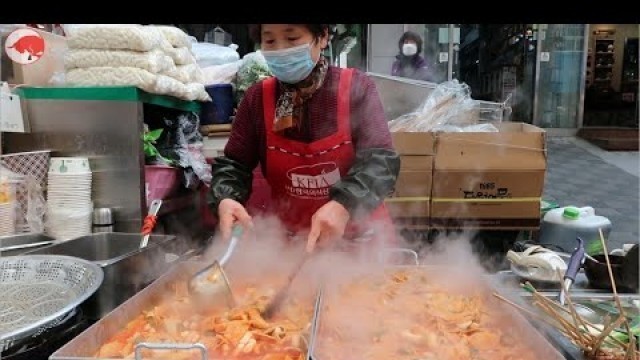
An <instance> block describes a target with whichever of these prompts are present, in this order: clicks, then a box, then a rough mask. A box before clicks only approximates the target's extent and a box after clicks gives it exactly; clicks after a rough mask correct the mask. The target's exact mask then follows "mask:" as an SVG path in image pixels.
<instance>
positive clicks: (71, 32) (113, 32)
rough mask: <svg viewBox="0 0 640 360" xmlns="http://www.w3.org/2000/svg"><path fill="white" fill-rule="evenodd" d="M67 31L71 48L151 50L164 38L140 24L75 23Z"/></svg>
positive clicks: (66, 28)
mask: <svg viewBox="0 0 640 360" xmlns="http://www.w3.org/2000/svg"><path fill="white" fill-rule="evenodd" d="M65 32H66V33H67V44H68V46H69V48H70V49H105V50H135V51H150V50H152V49H154V48H157V47H159V46H160V42H161V40H163V39H164V38H161V37H160V36H159V32H158V31H157V30H156V31H150V28H149V27H146V26H143V25H138V24H73V25H67V26H66V27H65Z"/></svg>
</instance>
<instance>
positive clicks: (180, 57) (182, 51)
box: [163, 47, 196, 65]
mask: <svg viewBox="0 0 640 360" xmlns="http://www.w3.org/2000/svg"><path fill="white" fill-rule="evenodd" d="M163 50H164V51H165V53H166V54H167V55H169V56H171V58H172V59H173V62H174V63H175V64H176V65H189V64H195V63H196V59H195V57H194V56H193V54H192V53H191V50H189V48H187V47H178V48H174V47H170V48H166V47H165V48H163Z"/></svg>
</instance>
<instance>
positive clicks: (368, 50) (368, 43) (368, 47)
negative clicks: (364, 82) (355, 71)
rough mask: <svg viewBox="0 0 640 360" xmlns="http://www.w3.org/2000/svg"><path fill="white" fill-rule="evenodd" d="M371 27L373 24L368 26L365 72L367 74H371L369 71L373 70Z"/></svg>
mask: <svg viewBox="0 0 640 360" xmlns="http://www.w3.org/2000/svg"><path fill="white" fill-rule="evenodd" d="M371 25H372V24H367V30H366V31H367V46H366V48H367V55H366V56H367V61H365V70H366V71H367V72H369V69H371V56H372V55H371V54H372V52H371Z"/></svg>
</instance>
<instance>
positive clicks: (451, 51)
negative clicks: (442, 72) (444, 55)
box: [447, 24, 453, 81]
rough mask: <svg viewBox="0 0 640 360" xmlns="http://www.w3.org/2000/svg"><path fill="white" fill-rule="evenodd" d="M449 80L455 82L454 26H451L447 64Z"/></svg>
mask: <svg viewBox="0 0 640 360" xmlns="http://www.w3.org/2000/svg"><path fill="white" fill-rule="evenodd" d="M447 80H449V81H451V80H453V24H449V62H448V63H447Z"/></svg>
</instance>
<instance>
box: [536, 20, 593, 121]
mask: <svg viewBox="0 0 640 360" xmlns="http://www.w3.org/2000/svg"><path fill="white" fill-rule="evenodd" d="M585 26H586V25H584V24H541V25H540V27H539V32H540V40H541V41H539V44H540V49H539V53H538V54H539V55H538V58H539V81H538V86H537V98H536V107H535V111H534V123H536V124H537V125H539V126H541V127H544V128H576V127H579V126H580V124H579V120H580V119H579V117H580V116H579V115H580V109H581V107H582V96H581V94H582V93H583V91H582V90H583V89H582V85H583V77H584V73H583V69H584V55H585V54H584V45H585Z"/></svg>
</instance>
